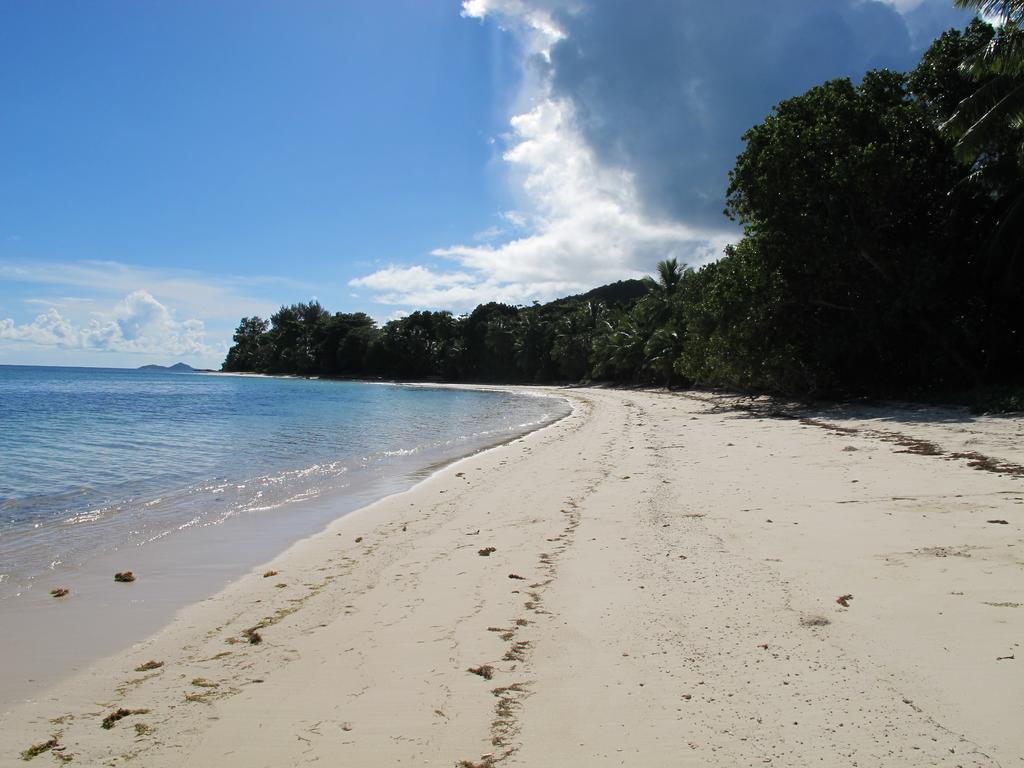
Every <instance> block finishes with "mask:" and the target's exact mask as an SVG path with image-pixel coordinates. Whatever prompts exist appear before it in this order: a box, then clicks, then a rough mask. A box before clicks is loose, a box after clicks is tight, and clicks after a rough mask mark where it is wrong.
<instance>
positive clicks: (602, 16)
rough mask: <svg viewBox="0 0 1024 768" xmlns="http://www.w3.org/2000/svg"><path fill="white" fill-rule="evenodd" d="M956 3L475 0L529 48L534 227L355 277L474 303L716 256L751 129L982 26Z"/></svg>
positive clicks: (475, 8) (425, 300) (392, 296)
mask: <svg viewBox="0 0 1024 768" xmlns="http://www.w3.org/2000/svg"><path fill="white" fill-rule="evenodd" d="M950 5H951V4H950V3H949V2H948V0H891V2H879V1H877V0H828V1H826V2H823V0H760V2H757V3H751V2H749V0H720V1H719V2H717V3H713V4H708V3H706V2H696V0H648V1H647V2H644V3H636V2H635V0H464V2H463V9H462V13H463V15H464V16H467V17H470V18H477V19H483V18H491V19H494V20H496V21H497V22H498V24H499V25H500V26H501V27H502V28H504V29H505V30H507V32H508V34H513V35H516V36H517V37H518V38H519V41H520V47H521V49H522V50H523V86H522V88H523V92H522V94H520V98H519V99H518V102H517V103H519V104H521V105H523V106H522V107H521V109H520V111H519V113H518V114H516V115H514V116H513V117H512V118H511V121H510V131H509V133H508V134H507V135H506V136H505V137H503V140H504V141H505V143H506V149H505V151H504V153H503V155H502V156H503V159H504V160H505V161H506V163H507V167H508V170H509V174H510V177H511V179H512V180H513V181H514V184H515V185H516V186H517V187H518V188H519V189H520V190H521V193H522V195H523V198H524V203H525V204H524V205H523V206H521V208H522V210H520V211H516V212H515V213H512V214H509V218H508V219H507V220H508V221H511V220H514V221H516V222H517V223H518V226H517V227H516V229H514V230H511V231H509V232H508V233H507V236H506V238H505V239H504V240H503V241H502V240H501V239H500V238H496V237H495V236H496V235H497V234H498V233H499V230H491V231H488V233H487V234H488V237H487V238H485V239H484V240H485V242H483V243H481V240H479V239H477V240H476V241H475V242H472V243H471V244H454V245H447V246H445V247H440V248H437V249H436V250H434V251H433V252H432V256H434V257H437V258H441V259H446V260H450V261H452V262H454V263H455V264H456V265H457V269H458V271H457V272H454V273H451V272H448V271H446V270H445V269H443V268H437V267H436V265H435V266H434V267H430V266H426V265H419V266H416V267H413V268H409V267H405V268H401V267H390V268H388V269H386V270H383V271H381V272H377V273H375V274H373V275H369V276H367V277H365V278H360V279H359V280H357V281H354V283H353V284H356V285H361V286H363V287H366V288H370V289H371V290H374V291H377V294H376V298H377V299H378V300H380V301H383V302H386V303H390V304H399V305H417V304H420V305H426V306H446V307H450V308H466V307H468V306H471V305H472V304H473V303H475V302H477V301H487V300H492V299H500V300H506V301H525V300H528V299H534V298H536V299H548V298H552V297H554V296H556V295H559V294H564V293H566V292H571V291H574V290H582V289H586V288H590V287H593V286H595V285H598V284H600V283H603V282H608V281H611V280H617V279H621V278H625V277H635V276H638V275H640V274H643V273H648V272H650V271H651V270H652V269H653V267H654V265H655V263H656V262H657V261H658V260H660V259H663V258H667V257H673V256H674V257H676V258H678V259H680V261H683V262H686V263H689V264H699V263H702V262H705V261H707V260H709V259H712V258H715V257H716V256H717V255H718V254H720V252H721V248H722V246H723V245H724V244H725V242H727V241H728V240H730V239H735V237H736V235H737V232H736V229H735V227H734V226H733V225H732V224H731V223H730V222H728V220H726V219H725V218H724V216H723V215H722V209H723V206H724V197H725V189H726V185H727V177H728V171H729V169H730V168H731V167H732V165H733V162H734V160H735V157H736V155H737V154H739V152H740V151H741V150H742V142H741V138H740V137H741V135H742V134H743V132H744V131H745V130H746V129H747V128H749V127H751V126H752V125H755V124H756V123H758V122H760V121H761V120H762V119H763V118H764V116H765V115H766V114H767V113H768V112H769V111H770V109H771V107H772V106H773V105H774V104H776V103H777V102H779V101H780V100H782V99H785V98H788V97H791V96H794V95H797V94H799V93H802V92H803V91H804V90H806V89H807V88H808V87H810V86H811V85H814V84H815V83H819V82H822V81H823V80H826V79H830V78H834V77H853V78H856V77H859V76H860V75H861V74H863V73H864V72H865V71H866V70H868V69H871V68H876V67H889V68H895V69H907V68H909V67H911V66H913V64H914V62H915V61H916V59H917V57H918V56H919V54H920V52H921V50H922V49H923V47H924V46H926V45H927V44H928V42H930V40H931V39H932V38H933V37H934V36H935V35H937V34H938V33H939V32H940V31H941V30H942V29H945V28H948V27H950V26H962V25H963V24H964V23H965V22H966V20H967V18H968V16H967V15H966V14H965V13H964V12H961V11H955V10H953V9H952V8H951V7H950ZM413 270H415V271H413ZM452 274H455V275H458V276H459V279H458V280H457V281H453V280H452V279H451V278H452ZM467 275H468V276H470V278H471V279H466V276H467Z"/></svg>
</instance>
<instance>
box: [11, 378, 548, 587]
mask: <svg viewBox="0 0 1024 768" xmlns="http://www.w3.org/2000/svg"><path fill="white" fill-rule="evenodd" d="M567 411H568V406H567V405H566V404H565V403H564V402H563V401H561V400H559V399H557V398H551V397H540V396H526V395H522V394H512V393H508V392H494V391H478V390H472V389H452V388H440V387H429V386H402V385H393V384H381V383H363V382H348V381H330V380H309V379H297V378H271V377H254V376H232V375H222V374H200V373H170V372H164V371H137V370H122V369H98V368H57V367H29V366H24V367H23V366H0V446H2V450H0V602H3V601H9V600H16V599H17V598H18V597H19V596H23V595H25V594H26V593H28V592H31V591H33V590H36V591H38V590H39V589H45V590H47V592H48V590H49V589H50V588H51V587H52V585H54V584H57V583H59V582H61V580H62V578H64V573H66V572H68V571H71V570H74V569H76V568H81V567H83V566H84V565H86V564H87V563H88V562H89V561H91V560H94V559H96V558H97V557H100V556H102V555H104V554H108V553H111V552H122V553H131V555H132V556H131V557H126V558H125V562H128V561H129V560H130V561H131V562H139V561H140V560H141V561H145V560H146V559H147V558H148V557H149V553H150V552H151V551H153V550H155V549H156V548H157V547H166V546H172V545H174V544H177V545H179V546H180V545H181V544H183V543H186V541H187V544H188V546H189V547H190V548H195V547H197V546H198V547H202V546H205V545H206V542H204V541H203V538H204V533H205V532H208V531H210V530H211V529H219V530H218V532H217V536H216V538H217V539H218V540H219V541H222V542H224V543H225V546H230V542H231V538H232V537H231V536H230V535H229V534H228V532H229V531H230V530H231V529H233V528H236V529H237V530H238V531H239V532H240V533H241V531H242V530H243V529H246V530H248V529H251V528H259V527H260V526H265V527H267V528H268V529H273V530H274V531H276V532H277V534H276V535H277V536H278V538H279V539H280V541H278V542H277V543H278V544H280V546H279V547H278V548H279V549H283V548H284V547H285V546H287V544H288V543H290V542H291V541H293V540H295V539H297V538H300V537H302V536H304V535H309V534H311V533H314V532H315V531H317V530H319V529H321V528H322V527H323V526H324V525H326V524H327V523H328V522H329V521H330V520H331V519H333V518H335V517H337V516H338V515H339V514H341V513H343V512H345V511H349V510H351V509H353V508H355V507H356V506H362V505H364V504H365V503H368V502H369V501H371V500H373V499H375V498H379V497H381V496H384V495H386V494H388V493H390V492H393V491H396V490H400V489H403V488H406V487H409V486H410V485H412V484H413V483H414V482H415V480H416V479H417V478H418V477H421V476H423V474H424V473H425V472H427V471H428V470H429V468H430V467H433V466H436V465H438V464H441V463H444V462H447V461H450V460H452V459H455V458H457V457H459V456H462V455H466V454H468V453H471V452H473V451H476V450H478V449H480V448H482V447H484V446H487V445H489V444H493V443H496V442H500V441H503V440H506V439H508V438H510V437H511V436H514V435H517V434H522V433H524V432H527V431H529V430H531V429H533V428H536V427H537V426H540V425H542V424H544V423H547V422H550V421H552V420H554V419H556V418H558V417H560V416H562V415H564V414H565V413H566V412H567ZM314 502H315V503H314ZM208 538H209V537H208ZM264 539H265V537H261V540H264ZM271 544H272V542H271ZM264 549H266V548H264ZM270 549H273V546H271V547H270ZM262 554H265V551H261V555H262ZM221 557H222V559H233V560H237V559H238V558H237V556H236V553H228V552H224V553H221ZM242 559H244V558H242ZM205 565H209V564H205Z"/></svg>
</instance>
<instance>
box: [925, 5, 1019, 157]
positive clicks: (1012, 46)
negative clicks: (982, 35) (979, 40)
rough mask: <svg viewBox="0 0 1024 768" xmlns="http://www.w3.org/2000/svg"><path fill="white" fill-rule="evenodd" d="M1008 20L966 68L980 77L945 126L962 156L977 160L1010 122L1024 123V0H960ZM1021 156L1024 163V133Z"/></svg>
mask: <svg viewBox="0 0 1024 768" xmlns="http://www.w3.org/2000/svg"><path fill="white" fill-rule="evenodd" d="M954 3H955V4H956V5H957V6H958V7H960V8H974V9H976V10H978V11H980V12H982V13H985V14H988V15H990V16H997V17H999V18H1000V19H1001V20H1002V26H1001V27H1000V29H999V31H998V32H997V34H996V35H995V37H993V38H992V42H991V43H989V45H988V46H987V47H985V48H983V49H982V50H980V51H979V52H978V53H976V54H975V55H974V56H972V57H971V58H970V59H968V60H967V61H966V62H964V65H963V69H964V71H965V72H966V73H967V74H968V75H970V77H971V78H972V79H974V80H975V81H977V82H979V83H980V85H979V86H978V89H977V90H976V91H975V92H974V93H973V94H971V95H970V96H968V97H967V98H966V99H964V100H963V101H962V102H960V106H959V108H958V109H957V111H956V113H955V114H954V115H953V116H952V117H951V118H950V119H949V120H948V121H946V123H945V125H944V126H943V127H944V128H945V129H946V130H947V131H948V132H949V133H950V134H951V135H952V136H954V137H955V138H956V140H957V143H956V151H957V155H958V156H959V157H960V159H961V160H964V161H966V162H974V161H975V160H977V159H978V157H979V156H980V155H982V154H983V153H984V152H985V148H986V147H987V146H990V145H991V143H992V140H993V138H994V137H996V136H997V135H998V134H999V133H1001V132H1002V131H1004V130H1005V128H1006V127H1007V126H1010V127H1011V128H1014V129H1021V128H1024V26H1022V25H1024V0H954ZM1018 139H1019V140H1018V146H1017V147H1016V151H1017V160H1018V162H1019V163H1020V164H1021V166H1024V137H1018Z"/></svg>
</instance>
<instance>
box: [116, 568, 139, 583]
mask: <svg viewBox="0 0 1024 768" xmlns="http://www.w3.org/2000/svg"><path fill="white" fill-rule="evenodd" d="M114 581H118V582H121V583H122V584H128V583H129V582H132V581H135V574H134V573H132V572H131V571H118V572H117V573H115V574H114Z"/></svg>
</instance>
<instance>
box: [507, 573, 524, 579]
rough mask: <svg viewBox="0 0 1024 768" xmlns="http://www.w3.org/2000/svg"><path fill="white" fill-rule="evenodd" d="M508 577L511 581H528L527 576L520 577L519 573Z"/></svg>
mask: <svg viewBox="0 0 1024 768" xmlns="http://www.w3.org/2000/svg"><path fill="white" fill-rule="evenodd" d="M508 577H509V578H510V579H518V580H519V581H525V580H526V577H525V576H520V575H519V574H518V573H510V574H509V575H508Z"/></svg>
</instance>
